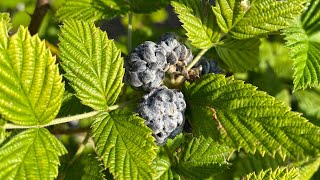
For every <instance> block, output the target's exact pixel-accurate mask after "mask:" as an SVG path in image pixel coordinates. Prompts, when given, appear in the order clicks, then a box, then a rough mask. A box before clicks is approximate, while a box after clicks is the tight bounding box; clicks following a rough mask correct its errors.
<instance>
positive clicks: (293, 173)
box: [241, 167, 299, 180]
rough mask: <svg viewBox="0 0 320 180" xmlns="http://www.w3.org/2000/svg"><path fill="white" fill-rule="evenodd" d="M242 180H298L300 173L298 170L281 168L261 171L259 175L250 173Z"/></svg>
mask: <svg viewBox="0 0 320 180" xmlns="http://www.w3.org/2000/svg"><path fill="white" fill-rule="evenodd" d="M241 179H251V180H265V179H277V180H287V179H292V180H298V179H299V171H298V170H297V169H296V168H292V169H288V168H286V167H279V168H277V169H275V170H272V169H267V170H264V171H261V172H260V173H259V174H256V173H255V172H253V173H250V174H248V175H246V176H244V177H242V178H241Z"/></svg>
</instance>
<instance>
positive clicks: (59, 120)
mask: <svg viewBox="0 0 320 180" xmlns="http://www.w3.org/2000/svg"><path fill="white" fill-rule="evenodd" d="M125 104H126V103H124V104H120V105H113V106H109V107H108V109H107V111H113V110H115V109H118V108H122V107H123V106H124V105H125ZM99 112H100V111H92V112H88V113H84V114H77V115H74V116H68V117H63V118H57V119H54V120H53V121H51V122H50V123H48V124H44V125H37V126H22V125H16V124H11V123H7V124H5V125H4V128H5V129H28V128H41V127H47V126H52V125H56V124H62V123H66V122H71V121H75V120H80V119H86V118H89V117H93V116H95V115H97V114H99Z"/></svg>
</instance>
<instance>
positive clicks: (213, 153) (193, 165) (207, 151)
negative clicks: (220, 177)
mask: <svg viewBox="0 0 320 180" xmlns="http://www.w3.org/2000/svg"><path fill="white" fill-rule="evenodd" d="M232 152H233V149H230V148H228V147H227V146H223V145H219V144H218V143H216V142H215V141H213V140H212V139H211V138H210V137H209V138H207V139H206V138H204V137H203V136H200V137H199V138H193V139H192V140H191V142H190V143H189V144H187V146H185V147H182V151H181V152H180V153H179V154H178V157H179V162H178V164H177V166H176V167H175V169H177V171H178V173H179V174H180V175H183V176H184V177H185V178H188V179H204V178H208V177H210V176H211V175H215V174H218V173H221V172H222V171H223V170H225V169H226V168H227V167H228V162H227V160H226V159H227V157H229V156H230V154H231V153H232Z"/></svg>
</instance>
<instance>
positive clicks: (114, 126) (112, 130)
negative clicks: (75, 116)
mask: <svg viewBox="0 0 320 180" xmlns="http://www.w3.org/2000/svg"><path fill="white" fill-rule="evenodd" d="M92 128H93V131H92V134H93V138H94V141H95V144H96V148H97V153H98V155H99V156H100V157H101V159H102V160H103V163H104V165H105V166H106V167H107V168H109V171H110V172H111V174H112V175H113V176H114V178H115V179H126V178H130V179H151V178H152V176H153V173H154V172H153V168H152V166H151V165H152V162H153V160H154V159H155V158H156V153H155V149H156V145H155V142H154V138H153V137H152V135H151V133H152V132H151V130H150V129H149V128H148V127H146V126H145V125H144V120H143V119H141V118H139V117H138V116H135V115H133V114H132V113H128V112H123V111H122V112H120V111H112V112H111V113H110V114H109V113H107V112H103V113H101V114H100V115H98V116H97V117H96V118H95V120H94V122H93V124H92Z"/></svg>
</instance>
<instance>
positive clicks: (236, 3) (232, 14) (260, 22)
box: [213, 0, 305, 39]
mask: <svg viewBox="0 0 320 180" xmlns="http://www.w3.org/2000/svg"><path fill="white" fill-rule="evenodd" d="M303 3H305V0H288V1H275V0H254V1H249V0H217V2H216V7H213V12H214V13H215V15H216V17H217V22H218V25H219V27H220V28H221V30H222V31H223V32H224V33H227V32H229V33H230V34H231V35H232V36H233V37H234V38H237V39H245V38H250V37H254V36H257V35H260V34H266V33H269V32H272V31H277V30H279V29H282V28H285V27H287V26H289V25H290V23H291V22H292V21H293V19H294V17H295V16H296V15H298V14H299V13H300V12H301V11H302V10H303Z"/></svg>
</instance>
